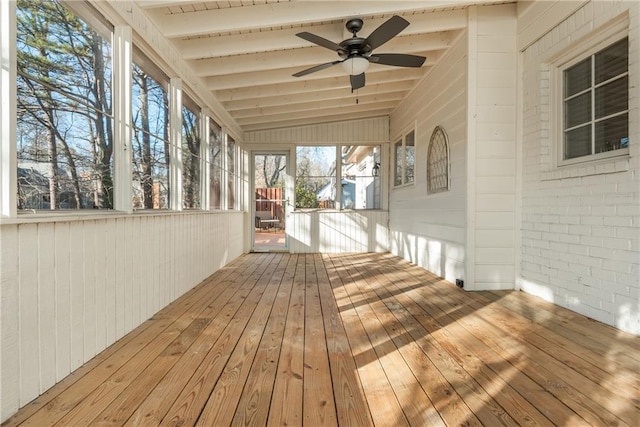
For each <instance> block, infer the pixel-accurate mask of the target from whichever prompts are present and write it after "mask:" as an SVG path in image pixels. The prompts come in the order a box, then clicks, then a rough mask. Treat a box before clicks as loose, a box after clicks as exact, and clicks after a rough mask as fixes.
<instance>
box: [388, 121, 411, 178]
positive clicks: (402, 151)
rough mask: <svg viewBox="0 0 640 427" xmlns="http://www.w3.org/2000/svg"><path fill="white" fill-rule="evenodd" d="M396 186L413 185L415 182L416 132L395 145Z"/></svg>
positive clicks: (408, 134) (407, 135)
mask: <svg viewBox="0 0 640 427" xmlns="http://www.w3.org/2000/svg"><path fill="white" fill-rule="evenodd" d="M393 158H394V178H393V183H394V185H395V186H400V185H405V184H411V183H413V181H414V165H415V131H411V132H409V133H407V134H406V135H404V136H403V137H402V138H401V139H399V140H397V141H396V142H395V144H394V156H393Z"/></svg>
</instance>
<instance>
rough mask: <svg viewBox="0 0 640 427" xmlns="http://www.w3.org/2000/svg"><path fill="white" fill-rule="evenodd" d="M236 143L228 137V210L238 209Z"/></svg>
mask: <svg viewBox="0 0 640 427" xmlns="http://www.w3.org/2000/svg"><path fill="white" fill-rule="evenodd" d="M236 179H237V177H236V142H235V141H234V140H233V138H231V137H230V136H227V209H235V208H236Z"/></svg>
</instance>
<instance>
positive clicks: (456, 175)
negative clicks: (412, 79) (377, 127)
mask: <svg viewBox="0 0 640 427" xmlns="http://www.w3.org/2000/svg"><path fill="white" fill-rule="evenodd" d="M466 79H467V43H466V38H464V37H461V38H460V39H458V40H457V41H456V43H455V44H454V45H453V46H452V47H451V48H450V49H449V51H448V52H447V53H446V56H445V57H444V58H443V59H442V60H441V61H440V62H439V63H438V65H436V66H435V67H434V68H433V69H432V70H431V71H430V72H429V74H428V75H427V76H426V78H425V80H424V81H423V82H422V83H420V84H419V85H418V87H417V88H416V89H415V90H414V91H413V93H412V94H411V95H410V96H409V97H408V98H407V99H406V100H405V101H404V102H403V103H402V105H401V106H400V107H399V108H398V109H397V110H396V111H395V112H394V113H393V114H392V116H391V121H390V127H391V137H392V139H395V138H396V137H397V136H398V135H399V134H400V133H401V132H405V131H407V130H409V129H410V128H411V127H413V126H414V124H415V130H416V134H415V144H416V153H415V183H414V184H413V185H409V186H407V187H401V188H393V184H391V190H390V196H389V206H390V208H389V217H390V222H389V228H390V250H391V252H392V253H393V254H394V255H398V256H401V257H403V258H405V259H407V260H409V261H411V262H413V263H414V264H417V265H419V266H421V267H423V268H426V269H428V270H430V271H432V272H434V273H435V274H438V275H440V276H442V277H445V278H446V279H447V280H452V281H454V280H455V279H456V278H464V263H465V226H466V224H465V222H466V219H465V199H466V161H465V158H466V115H467V110H466V107H467V84H466ZM438 125H439V126H442V127H443V128H444V130H445V132H446V133H447V135H448V138H449V151H450V165H451V168H450V180H451V181H450V185H451V186H450V191H447V192H443V193H437V194H433V195H429V194H427V171H426V164H427V149H428V144H429V139H430V138H431V133H432V132H433V130H434V128H435V127H436V126H438ZM391 162H393V159H392V160H391ZM388 172H389V173H393V171H388ZM390 181H393V180H390Z"/></svg>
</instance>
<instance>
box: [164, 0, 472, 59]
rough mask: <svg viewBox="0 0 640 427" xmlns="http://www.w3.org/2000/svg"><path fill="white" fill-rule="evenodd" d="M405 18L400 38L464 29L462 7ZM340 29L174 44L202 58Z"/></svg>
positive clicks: (332, 36) (368, 26)
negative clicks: (304, 33)
mask: <svg viewBox="0 0 640 427" xmlns="http://www.w3.org/2000/svg"><path fill="white" fill-rule="evenodd" d="M406 18H407V20H408V21H410V22H411V25H409V26H408V27H407V28H405V29H404V30H403V31H402V33H400V36H399V37H404V36H410V35H415V34H424V33H436V32H441V31H452V30H453V31H455V30H460V29H463V28H465V27H466V24H467V13H466V11H465V10H449V11H444V12H432V13H425V14H416V15H411V16H407V17H406ZM386 20H387V18H376V19H371V20H366V21H365V25H364V27H363V29H362V31H361V32H360V33H359V34H358V35H359V36H361V37H367V36H368V35H369V33H370V32H371V31H373V30H374V29H376V28H378V27H379V26H380V25H381V24H382V23H383V22H385V21H386ZM343 30H345V27H344V23H343V22H332V23H327V24H322V25H313V26H309V27H306V28H300V27H296V28H286V29H261V30H255V31H253V32H251V33H247V34H233V35H221V36H215V37H201V38H194V39H182V40H175V42H174V43H175V44H176V47H177V48H178V49H179V50H180V52H181V53H182V55H183V57H184V59H202V58H214V57H219V56H228V55H238V54H244V53H254V52H263V51H264V52H268V51H274V50H281V49H295V48H302V47H309V46H313V44H312V43H310V42H308V41H305V40H303V39H301V38H299V37H296V34H297V33H299V32H301V31H308V32H310V33H313V34H316V35H318V36H320V37H324V38H326V39H328V40H332V41H334V42H336V43H339V42H340V41H342V40H343V39H345V38H346V37H345V35H344V32H343Z"/></svg>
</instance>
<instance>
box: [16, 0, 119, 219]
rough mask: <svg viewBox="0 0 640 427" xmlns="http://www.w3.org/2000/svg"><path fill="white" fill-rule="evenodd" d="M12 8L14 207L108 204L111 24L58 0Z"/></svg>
mask: <svg viewBox="0 0 640 427" xmlns="http://www.w3.org/2000/svg"><path fill="white" fill-rule="evenodd" d="M16 15H17V24H16V29H17V40H16V41H17V44H16V51H17V82H16V83H17V129H16V139H17V147H16V148H17V175H18V176H17V184H18V188H17V205H18V209H19V210H27V209H28V210H38V209H49V210H55V209H112V208H113V166H114V164H113V143H114V136H113V123H112V122H113V116H112V96H111V92H112V88H111V81H112V65H111V64H112V61H111V57H112V54H111V44H110V42H109V40H111V32H112V28H111V27H110V25H108V24H107V23H104V22H102V20H101V17H100V16H99V15H98V14H96V15H95V16H94V17H93V18H96V19H92V22H94V23H95V25H93V26H90V25H89V24H87V23H86V22H85V21H84V20H83V19H81V18H80V17H78V16H76V15H75V14H74V13H73V12H71V11H70V10H68V9H66V8H65V7H64V6H63V5H62V4H61V2H59V1H46V2H45V1H33V0H21V1H18V2H17V5H16Z"/></svg>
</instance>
